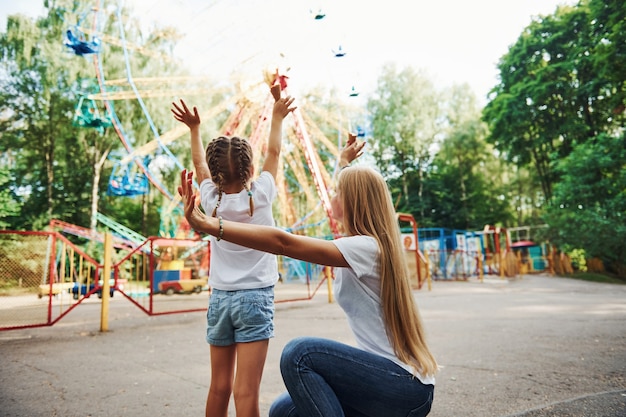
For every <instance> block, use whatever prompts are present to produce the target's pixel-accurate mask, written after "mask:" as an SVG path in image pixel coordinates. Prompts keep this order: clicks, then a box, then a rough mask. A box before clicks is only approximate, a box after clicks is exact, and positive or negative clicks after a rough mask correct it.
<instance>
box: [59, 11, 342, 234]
mask: <svg viewBox="0 0 626 417" xmlns="http://www.w3.org/2000/svg"><path fill="white" fill-rule="evenodd" d="M99 3H100V2H99V1H97V2H96V5H95V6H94V8H92V9H90V13H91V14H92V15H93V16H92V18H93V19H92V23H91V26H90V27H86V26H85V25H82V24H79V25H74V26H72V27H70V28H68V30H67V32H66V39H65V42H64V43H65V46H66V47H68V48H69V49H70V50H71V51H72V52H73V53H75V54H76V55H80V56H84V57H87V58H91V59H92V62H93V68H94V75H95V80H96V84H97V91H95V92H92V93H90V94H87V95H85V96H81V97H80V99H79V102H78V104H77V107H76V115H75V118H74V123H75V124H76V125H77V126H81V127H85V128H93V129H98V130H99V131H102V130H103V129H106V128H112V129H114V130H115V132H116V134H117V136H118V138H119V140H120V142H121V144H122V145H123V149H124V152H123V153H122V154H119V155H117V157H116V158H115V159H114V160H112V161H111V162H112V163H113V170H112V174H111V177H110V179H109V185H108V192H109V194H110V195H115V196H119V197H125V196H134V195H141V194H145V193H147V192H149V190H150V189H151V188H154V189H156V190H158V191H159V192H160V194H161V195H162V196H163V207H164V208H163V209H162V210H161V216H162V222H161V223H162V225H163V224H169V226H168V227H166V229H167V230H166V231H163V230H162V232H161V233H162V234H164V233H169V234H170V235H172V236H173V235H174V234H175V229H176V224H177V221H176V220H175V219H174V220H173V219H172V218H173V217H174V216H175V215H178V216H179V217H180V214H181V213H180V210H177V208H179V207H180V201H179V198H178V195H177V193H176V192H175V190H172V189H168V187H167V186H166V185H164V182H163V181H162V180H161V175H160V170H161V169H163V166H164V165H166V166H167V167H168V169H176V170H182V169H183V168H185V167H184V166H183V164H182V163H181V158H179V156H180V155H175V154H174V153H173V152H172V151H170V146H171V145H173V144H175V143H177V141H188V128H187V127H186V126H184V125H182V124H179V123H174V122H172V120H167V121H164V120H154V117H156V116H154V117H153V115H151V114H150V112H149V110H148V106H147V105H146V100H149V99H152V98H156V97H161V98H169V100H170V102H171V101H175V100H177V99H178V98H185V99H186V100H187V101H188V102H193V100H190V99H188V97H190V96H196V97H202V96H207V95H209V94H210V93H212V92H214V89H215V87H208V85H210V82H211V81H210V78H209V77H187V76H185V77H182V76H181V77H171V76H170V77H148V76H143V74H136V73H134V72H133V70H132V69H131V68H132V65H131V63H130V59H131V57H132V56H133V55H141V56H147V57H151V58H155V59H159V60H163V61H164V62H166V61H168V60H171V58H170V57H169V56H168V55H166V54H163V53H160V52H158V51H153V50H150V49H149V48H147V47H146V46H143V45H141V44H139V43H138V42H133V41H132V40H131V39H127V36H126V33H125V28H124V24H123V21H124V17H123V16H122V11H121V9H120V8H119V7H118V8H115V11H114V12H113V13H109V15H108V16H107V18H108V19H109V20H108V22H109V25H108V27H117V30H118V33H117V34H112V33H103V32H102V30H101V27H102V24H101V22H99V19H102V18H103V17H102V16H101V15H102V13H104V12H105V11H103V10H101V9H100V4H99ZM79 23H80V22H79ZM108 46H115V47H118V48H121V49H122V51H123V56H124V60H125V62H124V65H125V67H126V71H125V77H124V78H118V79H110V80H108V79H105V72H104V70H103V61H104V58H103V55H102V53H101V52H102V50H103V49H104V48H107V47H108ZM273 85H279V86H280V87H281V90H283V91H284V94H289V91H290V79H289V76H288V75H287V74H286V73H285V72H281V71H279V70H278V69H276V68H275V69H273V70H265V71H262V70H259V71H258V74H257V75H256V77H253V78H252V81H250V79H249V78H248V79H246V80H245V81H242V80H240V81H239V82H235V83H234V85H233V88H232V90H231V91H232V93H231V94H229V95H227V96H226V98H225V99H224V100H221V101H220V102H219V103H217V104H214V105H211V106H205V105H199V106H198V107H199V108H200V109H201V113H200V118H201V120H203V121H204V120H216V119H223V120H224V122H223V123H222V124H221V125H220V126H219V127H217V128H216V130H215V131H214V132H213V134H212V137H215V136H217V135H227V136H235V135H236V136H240V137H246V138H248V140H249V142H250V144H251V145H252V148H253V151H254V158H255V160H254V166H255V167H260V166H262V163H261V162H262V161H261V159H262V158H263V153H264V145H265V142H266V138H267V136H268V134H269V121H270V116H271V111H272V106H273V101H274V97H273V96H272V94H271V92H270V87H271V86H273ZM121 100H134V101H135V102H136V103H138V105H139V107H140V108H141V110H142V117H144V118H145V121H146V123H147V124H148V125H149V126H150V131H151V132H152V138H150V139H149V140H146V141H145V142H144V143H143V144H141V145H135V142H134V141H133V140H132V139H133V137H134V135H133V132H131V131H129V130H128V126H130V125H131V124H129V123H124V122H125V119H126V118H128V117H131V116H128V115H126V114H121V113H119V112H116V106H115V103H117V102H119V101H121ZM201 100H202V98H199V99H198V101H201ZM159 117H161V116H159ZM170 118H171V117H170ZM320 119H323V120H325V121H326V122H327V123H328V124H329V125H330V126H332V127H333V129H334V133H333V134H332V135H328V134H327V133H324V131H323V129H322V128H321V127H320V126H319V125H318V123H317V122H316V120H320ZM157 126H159V128H157ZM162 126H171V128H169V129H167V130H163V129H162V128H161V127H162ZM348 130H349V129H348V128H347V127H343V126H341V123H340V122H339V121H338V120H337V117H336V115H333V114H329V112H328V111H327V110H324V109H321V108H319V107H316V106H315V105H314V104H313V103H309V102H306V103H302V102H300V103H299V105H298V108H297V109H296V111H295V112H293V114H292V115H291V116H289V117H288V118H287V119H286V120H285V122H284V133H283V150H282V152H281V160H282V163H281V164H280V169H279V172H278V175H277V178H276V183H277V188H278V204H279V209H278V210H277V224H278V225H279V226H281V227H283V228H285V229H288V230H291V231H293V232H296V233H312V234H319V233H323V232H321V231H322V230H326V231H328V230H330V232H331V233H332V234H333V235H338V234H339V230H338V226H337V224H336V223H335V221H334V219H333V217H332V215H331V208H330V198H329V193H328V190H329V187H330V186H331V183H332V181H333V176H334V174H335V172H336V168H337V162H338V161H337V160H338V156H339V151H338V148H339V146H340V143H341V142H342V141H345V139H346V138H347V137H348V133H349V132H348ZM331 136H332V137H331ZM342 138H343V139H342ZM205 141H206V135H205ZM188 152H190V151H188ZM157 158H160V160H161V162H162V163H161V164H160V165H158V164H155V163H154V161H155V160H156V159H157ZM163 160H165V161H166V163H165V164H164V163H163ZM155 165H156V166H155ZM162 229H163V227H162ZM307 229H310V231H309V230H307Z"/></svg>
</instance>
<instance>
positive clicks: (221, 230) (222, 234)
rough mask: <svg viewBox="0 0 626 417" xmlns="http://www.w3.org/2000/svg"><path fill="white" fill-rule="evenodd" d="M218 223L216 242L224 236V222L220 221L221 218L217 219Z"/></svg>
mask: <svg viewBox="0 0 626 417" xmlns="http://www.w3.org/2000/svg"><path fill="white" fill-rule="evenodd" d="M217 219H218V220H219V221H220V231H219V233H218V235H217V240H222V236H224V221H223V220H222V216H219V217H218V218H217Z"/></svg>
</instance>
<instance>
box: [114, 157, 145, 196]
mask: <svg viewBox="0 0 626 417" xmlns="http://www.w3.org/2000/svg"><path fill="white" fill-rule="evenodd" d="M149 189H150V187H149V183H148V178H147V177H146V175H145V174H144V173H143V172H133V171H132V170H131V167H130V166H122V165H121V164H120V163H119V162H118V163H116V164H115V166H114V167H113V171H112V172H111V176H110V177H109V186H108V188H107V194H108V195H110V196H117V197H134V196H137V195H143V194H147V193H148V191H149Z"/></svg>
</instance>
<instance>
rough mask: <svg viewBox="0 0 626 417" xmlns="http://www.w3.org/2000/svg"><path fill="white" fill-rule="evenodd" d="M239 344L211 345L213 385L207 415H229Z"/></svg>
mask: <svg viewBox="0 0 626 417" xmlns="http://www.w3.org/2000/svg"><path fill="white" fill-rule="evenodd" d="M236 354H237V345H230V346H213V345H211V385H210V387H209V394H208V396H207V399H206V410H205V413H206V417H227V416H228V402H229V401H230V394H231V393H232V391H233V377H234V374H235V356H236Z"/></svg>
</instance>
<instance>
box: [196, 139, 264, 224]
mask: <svg viewBox="0 0 626 417" xmlns="http://www.w3.org/2000/svg"><path fill="white" fill-rule="evenodd" d="M206 160H207V164H208V165H209V171H211V178H212V179H213V182H214V183H215V185H216V186H217V192H218V194H219V195H218V197H217V204H215V208H214V209H213V214H212V216H213V217H217V208H218V207H219V206H220V203H221V202H222V194H223V193H224V186H225V185H226V184H231V183H234V182H235V181H239V182H241V184H242V185H243V188H245V189H246V191H247V192H248V197H249V198H250V216H252V215H253V214H254V201H253V199H252V191H250V188H249V187H248V180H249V179H250V175H251V174H250V171H251V170H250V167H251V166H252V147H251V146H250V143H248V141H247V140H245V139H242V138H239V137H237V136H233V137H231V138H228V137H226V136H219V137H217V138H215V139H213V140H212V141H211V142H209V145H208V146H207V148H206Z"/></svg>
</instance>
